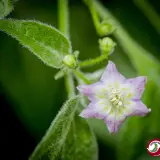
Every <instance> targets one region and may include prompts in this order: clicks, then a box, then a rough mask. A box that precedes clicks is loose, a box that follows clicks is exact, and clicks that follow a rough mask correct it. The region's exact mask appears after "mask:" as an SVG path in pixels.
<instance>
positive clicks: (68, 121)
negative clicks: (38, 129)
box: [30, 96, 97, 160]
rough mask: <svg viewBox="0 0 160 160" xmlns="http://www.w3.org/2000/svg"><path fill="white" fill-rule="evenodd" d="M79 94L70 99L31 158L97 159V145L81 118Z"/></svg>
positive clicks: (56, 159)
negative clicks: (78, 108) (79, 114)
mask: <svg viewBox="0 0 160 160" xmlns="http://www.w3.org/2000/svg"><path fill="white" fill-rule="evenodd" d="M77 104H78V96H76V97H74V98H72V99H70V100H68V101H67V102H66V103H65V104H64V106H63V107H62V109H61V111H60V112H59V114H58V115H57V117H56V118H55V120H54V121H53V123H52V124H51V126H50V128H49V130H48V131H47V133H46V135H45V136H44V137H43V139H42V141H41V142H40V144H39V145H38V146H37V148H36V149H35V151H34V152H33V154H32V155H31V157H30V160H39V159H45V160H59V159H61V160H74V159H75V157H76V160H81V159H83V160H97V145H96V141H95V139H94V135H93V132H92V131H91V130H90V128H89V126H88V124H87V122H86V121H85V120H84V119H82V118H80V117H79V116H78V115H77V114H76V115H75V111H76V109H77Z"/></svg>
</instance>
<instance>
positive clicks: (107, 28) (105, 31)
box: [98, 21, 115, 36]
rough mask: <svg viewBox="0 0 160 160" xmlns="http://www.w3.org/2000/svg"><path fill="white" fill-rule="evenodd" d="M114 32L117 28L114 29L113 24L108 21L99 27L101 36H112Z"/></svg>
mask: <svg viewBox="0 0 160 160" xmlns="http://www.w3.org/2000/svg"><path fill="white" fill-rule="evenodd" d="M114 30H115V28H114V27H113V25H112V24H111V23H109V22H108V21H103V22H102V23H100V25H99V28H98V33H99V35H100V36H106V35H109V34H111V33H112V32H113V31H114Z"/></svg>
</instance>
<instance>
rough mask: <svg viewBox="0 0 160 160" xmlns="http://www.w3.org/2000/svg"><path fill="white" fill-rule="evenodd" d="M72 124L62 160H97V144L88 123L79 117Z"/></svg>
mask: <svg viewBox="0 0 160 160" xmlns="http://www.w3.org/2000/svg"><path fill="white" fill-rule="evenodd" d="M78 115H79V114H78V113H76V115H75V118H74V120H75V121H73V122H72V124H71V129H70V131H69V133H68V135H67V139H66V143H65V145H64V147H63V150H62V156H61V159H62V160H75V159H76V160H82V159H83V160H97V159H98V148H97V142H96V139H95V137H94V134H93V132H92V130H91V129H90V127H89V125H88V123H87V121H86V120H85V119H83V118H81V117H79V116H78Z"/></svg>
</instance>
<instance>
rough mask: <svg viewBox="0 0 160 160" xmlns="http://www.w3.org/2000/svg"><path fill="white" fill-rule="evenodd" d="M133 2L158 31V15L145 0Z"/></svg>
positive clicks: (159, 27)
mask: <svg viewBox="0 0 160 160" xmlns="http://www.w3.org/2000/svg"><path fill="white" fill-rule="evenodd" d="M134 3H135V4H136V5H137V6H138V7H139V8H140V9H141V10H142V12H143V13H144V15H145V16H146V17H147V18H148V20H149V21H150V23H151V24H152V25H153V27H154V28H155V29H156V30H157V32H158V33H160V16H159V15H158V13H157V12H156V11H155V10H154V8H153V7H152V6H151V4H150V3H149V2H148V1H147V0H134Z"/></svg>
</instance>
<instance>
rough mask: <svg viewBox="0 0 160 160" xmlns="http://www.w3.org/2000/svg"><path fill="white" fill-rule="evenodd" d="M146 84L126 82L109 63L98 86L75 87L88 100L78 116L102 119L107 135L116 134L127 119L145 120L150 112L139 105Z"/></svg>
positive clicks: (138, 79)
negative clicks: (144, 117) (142, 118)
mask: <svg viewBox="0 0 160 160" xmlns="http://www.w3.org/2000/svg"><path fill="white" fill-rule="evenodd" d="M145 84H146V77H144V76H140V77H136V78H131V79H126V78H125V77H124V76H123V75H121V74H120V73H119V72H118V70H117V68H116V66H115V64H114V63H113V62H111V61H109V63H108V65H107V67H106V69H105V71H104V73H103V75H102V77H101V79H100V81H99V82H97V83H94V84H90V85H80V86H78V87H77V89H78V90H79V91H80V92H81V93H83V94H84V95H86V96H87V97H88V99H89V100H90V104H89V105H88V107H87V108H85V109H84V110H83V111H82V112H81V114H80V116H81V117H83V118H93V117H94V118H98V119H103V120H104V122H105V123H106V125H107V127H108V130H109V132H110V133H114V132H117V131H118V129H119V127H120V125H121V123H122V122H123V121H124V120H125V119H126V118H127V117H129V116H135V115H138V116H145V115H146V114H147V113H148V112H150V111H151V109H148V108H147V107H146V106H145V104H143V103H142V101H141V96H142V93H143V91H144V88H145Z"/></svg>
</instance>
